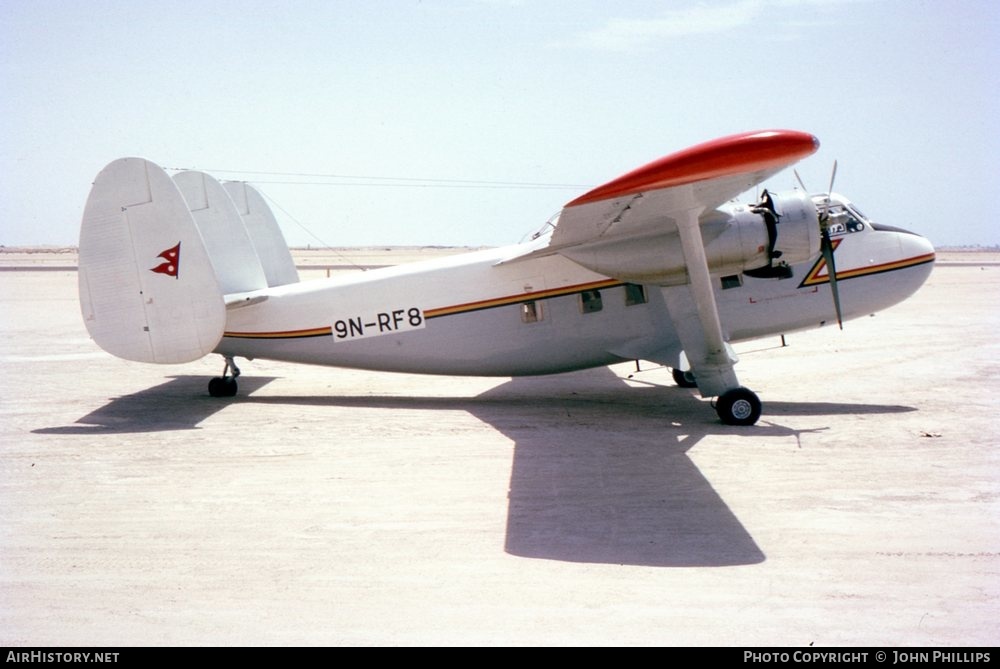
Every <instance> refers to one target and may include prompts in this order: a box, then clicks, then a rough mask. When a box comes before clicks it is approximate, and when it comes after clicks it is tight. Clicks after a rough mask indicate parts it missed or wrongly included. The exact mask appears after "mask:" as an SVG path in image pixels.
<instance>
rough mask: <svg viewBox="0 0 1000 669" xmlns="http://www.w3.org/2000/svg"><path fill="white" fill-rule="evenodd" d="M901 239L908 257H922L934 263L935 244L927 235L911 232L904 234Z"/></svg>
mask: <svg viewBox="0 0 1000 669" xmlns="http://www.w3.org/2000/svg"><path fill="white" fill-rule="evenodd" d="M902 237H903V239H902V240H900V241H901V244H902V245H903V249H904V251H905V252H906V255H907V257H909V258H913V259H918V258H919V259H921V260H924V261H926V262H931V263H933V262H934V260H935V257H936V256H935V252H934V245H933V244H931V241H930V240H929V239H927V238H926V237H921V236H920V235H918V234H916V233H913V232H910V233H908V234H904V235H902Z"/></svg>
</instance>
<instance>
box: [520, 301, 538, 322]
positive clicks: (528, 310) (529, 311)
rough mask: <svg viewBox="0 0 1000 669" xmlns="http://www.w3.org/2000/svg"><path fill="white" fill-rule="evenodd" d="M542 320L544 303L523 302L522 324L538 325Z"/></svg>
mask: <svg viewBox="0 0 1000 669" xmlns="http://www.w3.org/2000/svg"><path fill="white" fill-rule="evenodd" d="M540 320H542V303H541V302H522V303H521V322H522V323H537V322H539V321H540Z"/></svg>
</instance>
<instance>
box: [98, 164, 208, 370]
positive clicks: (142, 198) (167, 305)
mask: <svg viewBox="0 0 1000 669" xmlns="http://www.w3.org/2000/svg"><path fill="white" fill-rule="evenodd" d="M79 289H80V308H81V310H82V313H83V319H84V322H85V323H86V326H87V330H88V331H89V332H90V335H91V336H92V337H93V338H94V341H96V342H97V344H98V345H99V346H100V347H101V348H103V349H104V350H105V351H107V352H109V353H112V354H113V355H116V356H118V357H120V358H125V359H126V360H135V361H138V362H158V363H180V362H190V361H192V360H197V359H198V358H201V357H202V356H204V355H206V354H207V353H210V352H212V350H213V349H214V348H215V347H216V345H217V344H218V342H219V341H220V340H221V339H222V333H223V330H224V329H225V323H226V309H225V303H224V299H223V293H222V291H221V290H220V288H219V283H218V281H217V280H216V277H215V272H214V271H213V269H212V264H211V262H210V260H209V258H208V253H207V251H206V250H205V245H204V244H203V243H202V238H201V233H200V232H199V231H198V227H197V226H196V225H195V223H194V220H193V219H192V217H191V214H190V212H189V211H188V206H187V203H186V201H185V199H184V197H183V196H182V195H181V192H180V191H179V190H178V189H177V186H176V185H175V184H174V182H173V181H172V180H171V179H170V177H169V176H167V174H166V173H165V172H164V171H163V170H162V169H161V168H159V167H158V166H156V165H154V164H153V163H150V162H149V161H146V160H143V159H142V158H121V159H119V160H116V161H114V162H112V163H111V164H109V165H108V166H107V167H105V168H104V169H103V170H102V171H101V173H100V174H98V175H97V178H96V179H95V180H94V185H93V187H92V188H91V190H90V196H89V197H88V198H87V204H86V207H85V208H84V214H83V223H82V225H81V227H80V271H79Z"/></svg>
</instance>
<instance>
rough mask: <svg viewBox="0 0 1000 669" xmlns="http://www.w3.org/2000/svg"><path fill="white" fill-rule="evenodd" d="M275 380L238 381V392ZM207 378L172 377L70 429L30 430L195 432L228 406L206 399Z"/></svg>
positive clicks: (120, 399)
mask: <svg viewBox="0 0 1000 669" xmlns="http://www.w3.org/2000/svg"><path fill="white" fill-rule="evenodd" d="M273 380H274V377H248V378H246V379H244V378H240V392H241V393H252V392H254V391H256V390H259V389H260V388H263V387H264V386H265V385H267V384H268V383H270V382H271V381H273ZM207 388H208V378H207V377H204V376H175V377H173V378H171V379H170V380H169V381H167V382H166V383H161V384H160V385H158V386H153V387H152V388H146V389H145V390H140V391H139V392H137V393H132V394H131V395H123V396H121V397H116V398H114V399H112V400H111V401H110V402H108V403H107V404H105V405H104V406H102V407H100V408H99V409H96V410H94V411H92V412H90V413H89V414H87V415H86V416H84V417H83V418H80V419H79V420H77V421H76V422H75V423H74V424H72V425H63V426H57V427H46V428H41V429H38V430H32V432H34V433H35V434H130V433H141V432H165V431H171V430H195V429H198V424H199V423H201V422H202V421H204V420H205V419H207V418H208V417H210V416H212V415H213V414H215V413H217V412H219V411H222V410H223V409H225V408H226V407H227V406H229V402H228V401H226V400H224V399H219V398H215V397H210V396H209V395H208V390H207Z"/></svg>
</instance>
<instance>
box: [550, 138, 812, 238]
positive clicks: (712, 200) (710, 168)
mask: <svg viewBox="0 0 1000 669" xmlns="http://www.w3.org/2000/svg"><path fill="white" fill-rule="evenodd" d="M817 148H819V141H818V140H817V139H816V138H815V137H813V136H812V135H810V134H808V133H804V132H797V131H794V130H763V131H758V132H750V133H743V134H739V135H731V136H729V137H723V138H721V139H716V140H713V141H711V142H705V143H703V144H698V145H697V146H693V147H691V148H689V149H685V150H683V151H679V152H677V153H673V154H671V155H669V156H666V157H664V158H660V159H659V160H656V161H653V162H651V163H649V164H648V165H644V166H642V167H640V168H638V169H636V170H633V171H631V172H629V173H628V174H625V175H623V176H620V177H618V178H617V179H615V180H613V181H609V182H608V183H606V184H604V185H603V186H598V187H597V188H595V189H593V190H591V191H589V192H587V193H585V194H583V195H581V196H580V197H578V198H576V199H575V200H573V201H572V202H569V203H568V204H567V205H566V206H565V207H564V208H563V210H562V213H561V214H560V216H559V225H558V227H557V228H556V230H555V232H554V233H553V234H552V239H551V241H550V243H549V245H548V247H547V248H546V251H548V252H556V251H559V250H560V249H564V248H568V247H572V246H580V245H585V244H592V243H595V242H602V241H611V240H612V239H616V238H622V237H645V236H648V235H650V234H661V233H665V232H670V231H671V229H672V228H673V226H674V225H675V223H674V221H675V219H676V217H677V216H678V215H679V214H680V213H681V212H687V211H692V210H697V211H699V212H701V211H711V210H712V209H715V208H716V207H718V206H719V205H721V204H723V203H724V202H726V201H728V200H731V199H732V198H734V197H736V196H737V195H739V194H740V193H742V192H744V191H746V190H749V189H750V188H753V187H754V186H756V185H757V184H759V183H761V182H762V181H764V180H766V179H768V178H769V177H771V176H773V175H775V174H777V173H778V172H780V171H781V170H782V169H784V168H785V167H788V166H789V165H791V164H792V163H794V162H797V161H798V160H801V159H802V158H805V157H806V156H808V155H810V154H812V153H814V152H815V151H816V149H817Z"/></svg>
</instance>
